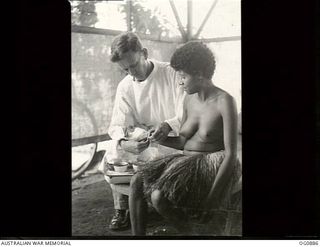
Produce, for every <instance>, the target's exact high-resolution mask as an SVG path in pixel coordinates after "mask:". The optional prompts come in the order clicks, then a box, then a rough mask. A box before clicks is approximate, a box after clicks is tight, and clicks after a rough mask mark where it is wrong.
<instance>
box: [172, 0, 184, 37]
mask: <svg viewBox="0 0 320 247" xmlns="http://www.w3.org/2000/svg"><path fill="white" fill-rule="evenodd" d="M169 2H170V5H171V8H172V11H173V14H174V17H175V18H176V21H177V24H178V28H179V30H180V33H181V36H182V39H183V40H184V41H185V40H186V39H187V34H186V31H185V30H184V28H183V26H182V23H181V20H180V18H179V14H178V11H177V9H176V6H175V5H174V3H173V1H172V0H169Z"/></svg>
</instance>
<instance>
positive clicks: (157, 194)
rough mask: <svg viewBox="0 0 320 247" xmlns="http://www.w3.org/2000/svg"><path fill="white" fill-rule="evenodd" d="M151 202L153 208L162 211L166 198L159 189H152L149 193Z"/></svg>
mask: <svg viewBox="0 0 320 247" xmlns="http://www.w3.org/2000/svg"><path fill="white" fill-rule="evenodd" d="M151 202H152V205H153V206H154V208H155V209H156V210H157V211H159V212H162V211H163V210H165V208H166V204H165V202H166V200H165V198H164V197H163V194H162V192H161V191H160V190H154V191H153V192H152V193H151Z"/></svg>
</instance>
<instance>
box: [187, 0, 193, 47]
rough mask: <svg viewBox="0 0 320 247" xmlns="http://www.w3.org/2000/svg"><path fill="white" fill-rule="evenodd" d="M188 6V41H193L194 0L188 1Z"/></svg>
mask: <svg viewBox="0 0 320 247" xmlns="http://www.w3.org/2000/svg"><path fill="white" fill-rule="evenodd" d="M187 6H188V8H187V12H188V13H187V14H188V15H187V18H188V19H187V20H188V22H187V40H188V41H189V40H191V39H192V0H188V2H187Z"/></svg>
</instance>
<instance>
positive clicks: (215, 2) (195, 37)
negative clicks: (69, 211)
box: [193, 0, 218, 39]
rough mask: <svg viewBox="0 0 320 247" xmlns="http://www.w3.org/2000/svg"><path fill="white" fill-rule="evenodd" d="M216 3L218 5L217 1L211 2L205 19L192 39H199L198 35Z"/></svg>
mask: <svg viewBox="0 0 320 247" xmlns="http://www.w3.org/2000/svg"><path fill="white" fill-rule="evenodd" d="M217 3H218V0H215V1H214V2H213V4H212V5H211V7H210V9H209V11H208V13H207V15H206V17H205V18H204V20H203V22H202V23H201V25H200V27H199V29H198V31H197V33H196V34H195V35H194V37H193V38H194V39H197V38H198V37H199V35H200V33H201V31H202V29H203V27H204V25H205V24H206V23H207V21H208V19H209V17H210V15H211V13H212V11H213V9H214V7H215V6H216V5H217Z"/></svg>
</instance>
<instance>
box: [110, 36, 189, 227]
mask: <svg viewBox="0 0 320 247" xmlns="http://www.w3.org/2000/svg"><path fill="white" fill-rule="evenodd" d="M111 61H112V62H114V63H117V64H118V65H119V66H120V68H122V69H123V70H124V71H126V72H127V73H128V75H127V76H126V77H125V78H124V79H123V80H122V81H121V82H120V83H119V85H118V88H117V93H116V98H115V103H114V108H113V114H112V119H111V123H110V127H109V131H108V133H109V135H110V137H111V138H112V139H113V140H118V146H117V148H119V149H122V150H124V151H127V152H130V153H134V154H140V153H141V152H143V151H144V150H145V149H147V148H148V146H149V144H150V143H149V141H148V140H147V141H134V140H128V139H126V130H127V128H129V127H140V128H143V129H147V130H150V129H152V130H153V132H152V133H153V135H152V138H153V139H154V140H155V141H162V140H164V139H166V138H167V136H168V134H170V135H177V133H178V132H179V128H180V121H179V119H181V117H182V102H183V99H184V96H185V93H184V92H183V89H182V88H180V87H179V81H178V80H179V78H178V74H177V73H176V72H175V71H174V70H173V69H172V68H171V67H170V64H169V63H162V62H158V61H156V60H152V59H149V58H148V50H147V49H146V48H144V47H143V46H142V44H141V41H140V39H139V37H138V36H137V35H136V34H134V33H132V32H125V33H122V34H120V35H118V36H117V37H115V38H114V40H113V42H112V44H111ZM158 151H159V152H158V153H159V154H165V153H169V152H171V153H172V152H173V151H172V150H171V151H170V150H169V149H168V148H165V147H160V146H159V147H158ZM111 188H112V190H113V198H114V207H115V214H114V216H113V218H112V220H111V222H110V225H109V228H110V229H111V230H123V229H126V228H128V227H129V218H130V217H129V211H128V196H126V195H123V194H119V193H117V192H115V190H114V187H113V185H111Z"/></svg>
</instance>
